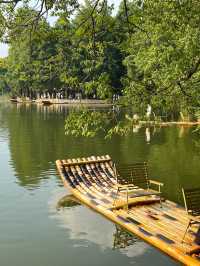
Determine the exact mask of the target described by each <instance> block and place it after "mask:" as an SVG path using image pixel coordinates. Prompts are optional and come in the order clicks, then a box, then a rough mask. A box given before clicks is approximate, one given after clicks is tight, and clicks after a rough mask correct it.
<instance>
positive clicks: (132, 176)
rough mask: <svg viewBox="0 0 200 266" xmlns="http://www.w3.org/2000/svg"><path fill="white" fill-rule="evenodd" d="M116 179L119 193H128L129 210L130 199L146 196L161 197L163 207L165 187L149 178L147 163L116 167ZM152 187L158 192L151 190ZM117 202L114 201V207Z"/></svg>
mask: <svg viewBox="0 0 200 266" xmlns="http://www.w3.org/2000/svg"><path fill="white" fill-rule="evenodd" d="M114 169H115V177H116V181H117V185H116V189H117V193H116V195H118V193H120V192H124V193H126V200H127V209H128V206H129V198H137V197H144V196H159V199H160V204H161V207H162V199H161V187H162V186H163V185H164V184H163V183H161V182H158V181H155V180H151V179H149V176H148V169H147V163H146V162H141V163H134V164H123V165H118V166H117V167H116V165H114ZM151 185H154V186H156V187H157V190H153V189H151ZM115 203H116V200H114V205H115Z"/></svg>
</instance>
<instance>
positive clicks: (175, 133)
mask: <svg viewBox="0 0 200 266" xmlns="http://www.w3.org/2000/svg"><path fill="white" fill-rule="evenodd" d="M68 112H69V110H68V109H67V108H64V107H62V106H55V107H42V106H28V105H15V104H5V103H0V262H1V263H0V264H1V265H2V266H11V265H15V266H27V265H29V266H36V265H37V266H64V265H65V266H66V265H68V266H82V265H83V266H84V265H91V266H97V265H105V266H107V265H108V266H112V265H115V266H121V265H164V266H165V265H178V264H177V263H176V262H174V261H173V260H172V259H170V258H169V257H167V256H165V255H164V254H162V253H160V252H159V251H158V250H156V249H154V248H152V247H151V246H149V245H147V244H146V243H144V242H143V241H141V240H139V239H137V238H136V237H134V236H133V237H132V238H130V236H127V235H126V233H125V232H121V230H120V229H119V228H117V227H116V226H115V225H114V224H112V223H111V222H109V221H107V220H106V219H105V218H103V217H102V216H100V215H98V214H97V213H94V212H93V211H92V210H90V209H88V208H87V207H84V206H81V205H76V204H72V205H70V206H68V207H65V208H58V202H59V201H60V199H62V198H63V197H64V196H65V195H67V193H68V192H67V191H66V189H65V188H63V186H62V183H61V181H60V178H59V175H58V174H57V172H56V168H55V160H56V159H63V158H71V157H80V156H90V155H103V154H110V155H111V156H112V158H113V160H114V161H116V162H119V161H120V162H138V161H148V164H149V168H150V175H151V178H152V179H153V178H155V179H157V180H161V181H163V182H164V183H165V192H164V195H165V196H166V197H168V198H169V199H171V200H174V201H176V202H180V203H182V195H181V191H180V190H181V187H182V186H195V185H199V178H200V174H199V173H200V164H199V159H200V137H199V136H197V135H196V134H194V133H193V132H192V130H193V129H191V128H190V129H189V128H181V127H179V128H177V127H170V128H160V129H159V128H150V129H146V128H141V129H140V130H139V132H135V133H132V134H130V135H129V136H127V137H119V136H114V137H113V138H112V139H109V140H105V139H104V138H103V137H102V136H97V137H95V138H93V139H88V138H74V137H68V136H65V135H64V120H65V118H66V116H67V114H68ZM149 132H150V139H149ZM127 239H128V240H127ZM126 242H127V243H129V246H126V244H125V245H124V243H126ZM120 247H121V248H120Z"/></svg>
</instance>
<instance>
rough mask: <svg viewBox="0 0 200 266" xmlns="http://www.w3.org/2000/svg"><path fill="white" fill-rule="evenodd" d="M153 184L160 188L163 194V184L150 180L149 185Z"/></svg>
mask: <svg viewBox="0 0 200 266" xmlns="http://www.w3.org/2000/svg"><path fill="white" fill-rule="evenodd" d="M151 184H153V185H156V186H157V187H158V191H159V192H161V187H163V186H164V184H163V183H161V182H159V181H155V180H149V185H150V186H151Z"/></svg>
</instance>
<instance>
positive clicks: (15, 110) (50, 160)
mask: <svg viewBox="0 0 200 266" xmlns="http://www.w3.org/2000/svg"><path fill="white" fill-rule="evenodd" d="M56 110H57V111H56ZM68 110H69V109H68V108H66V107H58V108H54V109H53V110H52V108H51V107H50V108H49V107H43V106H40V105H17V106H16V105H11V107H10V108H8V111H7V114H6V116H5V120H6V121H7V127H8V130H9V141H10V142H9V146H10V153H11V163H12V166H13V167H14V169H15V172H16V176H17V178H18V181H19V184H20V185H22V186H27V187H32V188H34V187H36V186H37V185H38V184H39V182H40V181H41V179H44V178H48V175H49V173H50V172H49V170H50V169H52V168H53V173H55V160H57V159H59V158H71V157H83V156H89V155H92V154H107V153H110V154H111V155H112V147H113V143H112V142H111V141H110V140H107V141H106V140H104V139H103V137H102V136H100V135H98V136H96V137H95V138H93V139H88V138H83V137H79V138H74V137H70V136H66V135H65V134H64V120H65V118H66V116H67V114H68ZM121 141H122V139H120V140H119V141H118V143H119V144H120V142H121Z"/></svg>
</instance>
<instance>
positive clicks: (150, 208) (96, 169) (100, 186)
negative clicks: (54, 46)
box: [56, 155, 200, 266]
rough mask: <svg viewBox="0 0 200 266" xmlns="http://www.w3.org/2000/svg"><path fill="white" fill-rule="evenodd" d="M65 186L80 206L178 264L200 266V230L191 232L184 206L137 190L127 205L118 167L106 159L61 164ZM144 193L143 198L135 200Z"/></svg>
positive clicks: (85, 159) (82, 159)
mask: <svg viewBox="0 0 200 266" xmlns="http://www.w3.org/2000/svg"><path fill="white" fill-rule="evenodd" d="M56 165H57V168H58V171H59V173H60V176H61V178H62V180H63V183H64V186H65V187H67V188H69V189H70V192H71V193H72V194H73V195H74V196H75V197H76V198H77V199H78V200H80V202H82V203H84V204H85V205H87V206H89V207H90V208H92V209H93V210H95V211H97V212H98V213H100V214H102V215H104V216H105V217H106V218H107V219H109V220H111V221H112V222H114V223H116V224H118V225H120V226H121V227H122V228H124V229H125V230H127V231H129V232H131V233H133V234H135V235H137V236H138V237H140V238H141V239H143V240H144V241H146V242H148V243H149V244H151V245H152V246H154V247H156V248H158V249H159V250H161V251H162V252H164V253H165V254H167V255H169V256H170V257H172V258H174V259H175V260H177V261H179V262H181V263H183V264H185V265H194V266H197V265H198V266H200V256H199V255H200V246H198V245H197V244H195V241H194V240H195V238H196V235H197V231H198V227H197V226H196V225H194V226H192V227H191V228H190V230H188V232H187V234H186V236H185V238H184V241H182V240H183V235H184V232H185V230H186V227H187V225H188V220H189V217H188V214H187V212H186V211H185V209H184V208H183V207H181V206H180V205H178V204H176V203H174V202H172V201H169V200H164V199H162V205H161V202H160V198H159V197H158V196H157V195H151V194H149V193H146V195H145V193H144V192H148V191H147V190H144V189H142V188H139V187H136V189H135V192H134V193H133V195H132V196H131V195H129V197H130V199H129V202H128V205H127V201H126V193H124V192H123V191H122V192H119V193H118V194H117V193H116V188H117V185H118V183H117V180H116V172H115V166H114V164H113V162H112V160H111V158H110V157H109V156H108V155H106V156H97V157H94V156H92V157H88V158H78V159H68V160H57V161H56ZM137 193H143V194H142V195H143V196H141V197H137V196H135V195H136V194H137Z"/></svg>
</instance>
